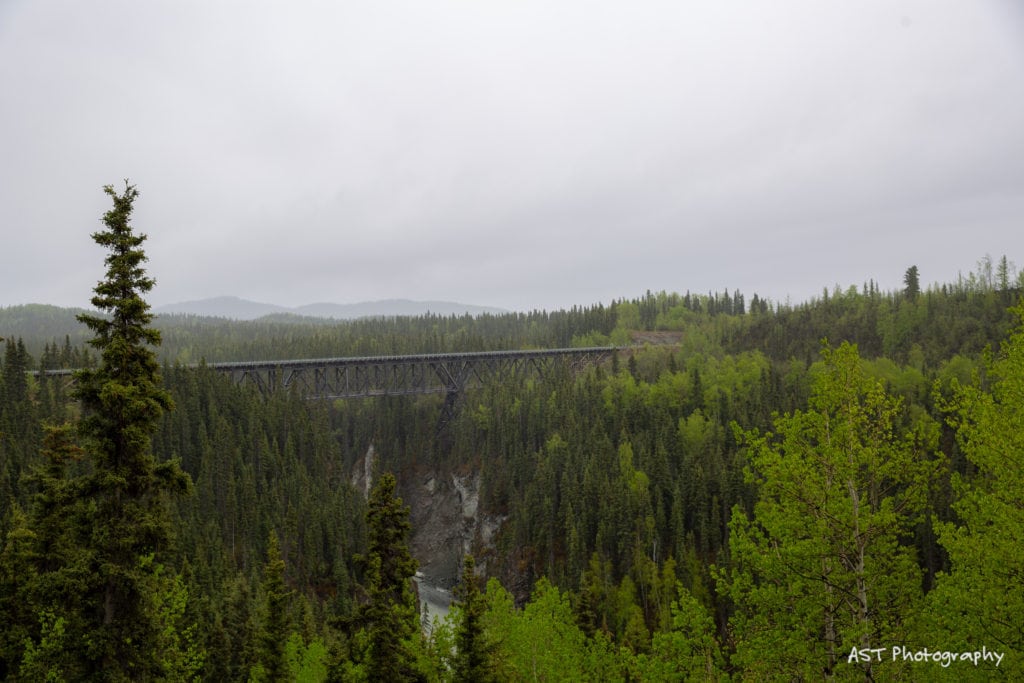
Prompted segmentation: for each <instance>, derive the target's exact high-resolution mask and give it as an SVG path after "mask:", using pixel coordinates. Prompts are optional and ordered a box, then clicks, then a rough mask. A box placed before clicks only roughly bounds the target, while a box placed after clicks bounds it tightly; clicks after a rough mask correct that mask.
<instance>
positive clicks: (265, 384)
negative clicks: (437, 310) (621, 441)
mask: <svg viewBox="0 0 1024 683" xmlns="http://www.w3.org/2000/svg"><path fill="white" fill-rule="evenodd" d="M615 351H616V347H613V346H606V347H588V348H577V349H537V350H518V351H478V352H470V353H430V354H420V355H411V356H365V357H356V358H317V359H311V360H283V361H255V362H251V363H239V362H232V363H209V364H207V366H206V367H208V368H211V369H213V370H215V371H217V372H221V373H224V374H227V375H230V376H231V378H232V380H233V381H234V383H235V384H237V385H251V386H253V387H255V388H256V389H258V390H259V391H260V392H261V393H264V394H267V393H270V392H274V391H294V392H297V393H298V394H299V395H300V396H303V397H304V398H311V399H338V398H369V397H374V396H409V395H416V394H444V396H445V402H444V408H443V409H442V411H441V418H440V421H439V422H438V431H440V430H442V429H444V427H445V425H447V424H448V422H450V421H451V419H452V418H453V417H454V415H455V410H456V406H457V404H458V401H459V398H460V397H461V396H462V394H463V392H464V391H465V390H466V389H467V388H471V387H479V386H483V385H485V384H488V383H491V382H495V381H506V380H510V379H515V378H519V377H525V376H527V375H531V374H532V375H539V376H544V375H546V374H548V373H550V372H552V371H553V370H555V368H567V369H568V370H569V371H570V372H572V373H578V372H580V371H581V370H583V369H585V368H587V367H590V366H593V365H598V364H600V363H602V362H604V361H605V360H607V359H608V358H609V357H611V355H612V354H613V353H614V352H615Z"/></svg>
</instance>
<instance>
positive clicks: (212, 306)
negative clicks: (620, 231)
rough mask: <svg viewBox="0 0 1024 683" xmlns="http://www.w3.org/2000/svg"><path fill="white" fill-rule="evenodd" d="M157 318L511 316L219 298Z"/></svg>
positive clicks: (477, 309) (382, 304)
mask: <svg viewBox="0 0 1024 683" xmlns="http://www.w3.org/2000/svg"><path fill="white" fill-rule="evenodd" d="M153 312H154V313H155V314H157V315H166V314H191V315H200V316H212V317H218V318H230V319H233V320H256V319H257V318H262V317H264V316H267V315H276V314H286V315H301V316H308V317H313V318H334V319H337V320H352V319H356V318H375V317H381V318H390V317H395V316H417V315H425V314H427V313H433V314H436V315H444V316H448V315H464V314H466V313H469V314H470V315H480V314H482V313H498V314H500V313H508V311H507V310H505V309H501V308H494V307H491V306H474V305H471V304H461V303H456V302H452V301H412V300H409V299H385V300H381V301H363V302H360V303H353V304H335V303H316V304H307V305H305V306H297V307H288V306H278V305H276V304H267V303H261V302H258V301H249V300H247V299H241V298H239V297H235V296H219V297H213V298H210V299H199V300H197V301H183V302H181V303H176V304H167V305H164V306H155V307H154V308H153Z"/></svg>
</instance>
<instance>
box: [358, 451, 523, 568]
mask: <svg viewBox="0 0 1024 683" xmlns="http://www.w3.org/2000/svg"><path fill="white" fill-rule="evenodd" d="M377 457H378V456H377V453H376V452H375V450H374V447H373V445H370V447H369V448H368V449H367V452H366V455H365V456H364V457H363V458H360V460H359V461H357V462H356V464H355V467H354V468H353V469H354V471H353V474H352V485H353V486H354V487H355V488H356V489H358V490H360V491H363V493H364V495H366V496H367V497H369V492H370V489H371V488H372V486H373V470H374V467H375V466H376V460H377ZM398 488H399V495H400V496H401V497H402V500H403V501H404V502H405V504H406V505H408V506H409V510H410V514H409V521H410V522H411V523H412V537H411V538H410V539H409V546H410V550H411V551H412V554H413V557H415V558H416V560H417V561H418V562H419V565H420V567H419V572H420V574H421V575H422V578H423V579H424V580H426V581H428V582H429V583H430V584H431V585H433V586H436V587H438V588H451V587H452V586H454V585H455V584H456V583H458V580H459V575H460V574H461V571H462V556H463V555H464V554H466V553H469V552H473V553H474V554H476V555H479V554H480V553H481V551H482V550H485V549H488V548H491V547H492V543H493V542H494V537H495V534H496V533H497V531H498V529H499V528H500V527H501V523H502V522H503V521H504V520H503V519H502V518H499V517H495V516H493V515H485V514H481V512H480V475H479V474H469V475H466V476H460V475H458V474H456V473H454V472H441V471H438V470H430V471H427V472H420V473H418V474H417V473H408V474H399V475H398ZM476 564H477V572H478V573H481V574H482V573H484V572H485V571H486V566H485V563H484V562H483V561H481V560H480V559H479V557H478V558H477V563H476Z"/></svg>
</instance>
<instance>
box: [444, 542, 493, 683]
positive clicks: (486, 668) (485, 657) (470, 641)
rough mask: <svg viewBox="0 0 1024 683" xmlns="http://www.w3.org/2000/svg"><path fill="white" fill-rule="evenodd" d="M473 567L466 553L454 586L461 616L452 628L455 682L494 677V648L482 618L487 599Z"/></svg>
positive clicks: (479, 681) (482, 681)
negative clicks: (455, 586)
mask: <svg viewBox="0 0 1024 683" xmlns="http://www.w3.org/2000/svg"><path fill="white" fill-rule="evenodd" d="M475 569H476V565H475V562H474V561H473V556H472V555H466V557H465V559H464V560H463V564H462V583H461V584H459V590H458V598H459V605H460V611H459V615H460V617H461V619H460V620H459V624H458V626H457V627H456V629H455V650H456V654H455V666H454V669H455V670H454V672H453V673H454V676H453V680H454V681H456V683H485V682H486V681H492V680H495V678H494V676H493V674H492V672H493V670H494V666H493V664H492V661H491V660H492V657H493V656H494V651H495V649H496V648H495V647H494V645H493V644H492V643H491V642H490V641H489V640H488V638H487V634H486V632H485V631H484V626H483V620H484V614H485V613H486V612H487V601H486V600H485V599H484V596H483V594H482V593H481V592H480V587H479V585H477V578H476V571H475Z"/></svg>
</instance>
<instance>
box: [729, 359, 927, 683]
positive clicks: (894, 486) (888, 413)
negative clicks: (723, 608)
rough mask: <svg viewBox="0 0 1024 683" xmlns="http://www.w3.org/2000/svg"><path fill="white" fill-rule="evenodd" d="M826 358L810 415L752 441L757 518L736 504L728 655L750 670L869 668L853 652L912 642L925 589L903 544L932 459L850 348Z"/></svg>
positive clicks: (811, 673)
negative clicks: (910, 628) (900, 426)
mask: <svg viewBox="0 0 1024 683" xmlns="http://www.w3.org/2000/svg"><path fill="white" fill-rule="evenodd" d="M823 358H824V367H823V368H822V370H821V372H820V373H819V374H818V376H817V378H816V381H815V384H814V391H813V395H812V397H811V401H810V409H809V410H808V411H807V412H799V411H798V412H796V413H794V414H792V415H786V416H782V417H778V418H776V419H775V429H776V432H777V435H773V434H768V435H758V434H755V433H748V434H746V435H745V440H746V442H747V443H748V444H749V446H750V462H751V468H750V471H749V476H750V479H751V480H752V481H753V482H756V483H757V484H758V486H759V488H760V491H759V493H760V498H759V500H758V502H757V503H756V505H755V508H754V517H753V519H750V518H748V517H747V515H746V514H745V513H744V512H743V511H742V510H741V509H740V508H738V507H737V508H735V509H734V510H733V515H732V521H731V524H730V528H731V536H730V550H731V552H732V568H731V570H730V571H728V572H720V573H719V578H720V580H721V585H722V586H723V587H724V588H725V592H726V593H727V594H728V595H729V597H731V598H732V600H733V602H734V604H735V606H736V612H735V615H734V618H733V619H732V621H731V627H732V629H733V631H734V634H735V638H736V652H735V656H734V663H735V664H737V665H738V666H739V667H741V668H742V669H743V670H744V671H746V672H747V673H748V674H749V675H752V676H754V677H782V678H787V679H794V678H820V677H822V676H825V677H831V676H840V677H842V676H852V677H861V678H863V677H864V676H865V675H867V676H870V675H871V670H870V667H871V663H859V664H848V663H847V657H848V654H849V652H850V651H851V649H852V648H853V647H857V648H870V647H880V646H885V645H888V644H891V643H901V642H905V637H906V618H907V615H908V614H909V613H910V611H911V610H912V609H913V608H914V607H915V605H916V604H917V603H918V601H919V599H920V597H921V592H922V591H921V572H920V569H919V568H918V566H917V564H916V560H915V557H914V549H913V548H912V547H909V546H908V545H905V543H904V539H905V538H906V536H907V534H908V533H909V532H910V531H911V530H912V528H913V524H914V523H915V522H916V521H917V520H918V519H919V517H920V515H921V513H922V510H923V508H924V504H925V493H926V491H927V482H928V477H929V475H930V472H931V471H932V469H933V467H934V462H933V461H930V460H929V459H928V458H927V453H926V452H925V451H924V449H923V448H922V447H921V446H922V445H921V444H920V443H918V442H916V441H915V440H914V439H913V438H912V437H910V436H903V435H898V434H896V433H895V427H894V424H895V420H896V417H897V415H898V414H899V410H900V402H899V401H898V400H896V399H893V398H891V397H890V396H888V395H887V394H886V393H885V391H884V389H883V387H882V385H881V384H880V383H879V382H877V381H876V380H872V379H870V378H869V377H868V376H866V374H865V372H864V370H863V368H862V364H861V361H860V358H859V356H858V354H857V350H856V347H854V346H851V345H849V344H843V345H842V346H841V347H839V348H838V349H834V350H833V349H828V348H826V349H825V350H824V351H823ZM894 666H895V665H894ZM854 667H862V669H858V668H854ZM889 673H891V671H890V672H889Z"/></svg>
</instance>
